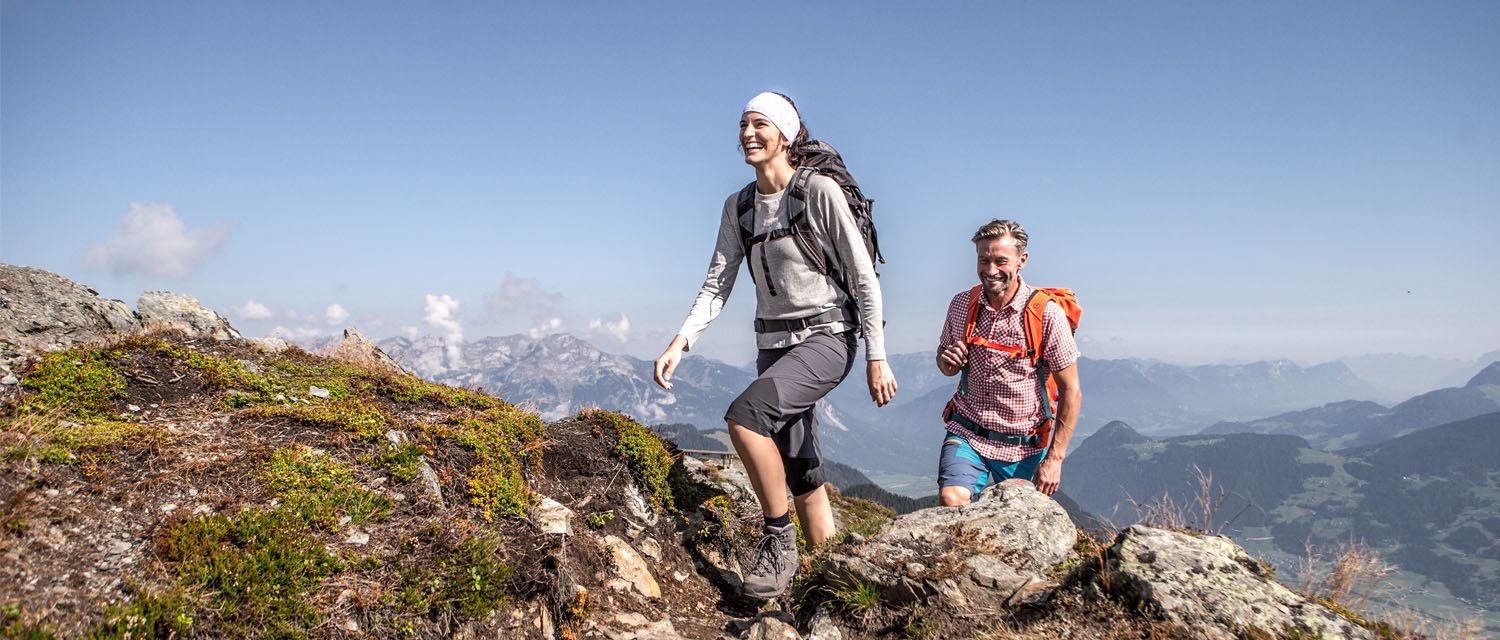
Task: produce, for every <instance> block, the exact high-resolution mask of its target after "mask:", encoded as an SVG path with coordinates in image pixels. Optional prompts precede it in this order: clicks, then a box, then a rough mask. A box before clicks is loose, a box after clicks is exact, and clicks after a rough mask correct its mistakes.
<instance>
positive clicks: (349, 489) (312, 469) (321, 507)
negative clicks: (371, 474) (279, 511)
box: [262, 447, 392, 528]
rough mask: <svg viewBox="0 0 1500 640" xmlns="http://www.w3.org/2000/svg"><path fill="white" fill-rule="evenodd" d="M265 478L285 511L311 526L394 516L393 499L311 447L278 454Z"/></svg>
mask: <svg viewBox="0 0 1500 640" xmlns="http://www.w3.org/2000/svg"><path fill="white" fill-rule="evenodd" d="M262 476H263V477H262V479H263V480H265V483H266V486H267V487H268V488H269V489H271V491H273V492H274V493H275V494H276V495H277V497H279V498H280V499H281V500H282V502H283V505H284V506H283V508H284V509H286V510H288V511H289V512H291V513H294V514H297V516H298V517H300V518H302V519H303V520H304V521H306V522H307V523H308V524H311V525H317V526H324V527H329V528H333V527H334V526H335V524H336V523H337V521H338V518H339V516H340V515H347V516H349V518H350V521H351V522H352V523H353V524H356V525H358V524H364V523H366V522H371V521H376V520H384V519H386V518H388V517H390V515H391V507H392V503H391V499H390V498H387V497H385V496H382V495H379V494H377V493H374V492H372V491H369V490H367V489H365V488H364V487H361V486H360V485H359V482H358V481H356V480H355V479H354V474H353V472H352V471H350V470H349V467H348V466H345V465H343V464H341V463H339V462H337V461H335V460H334V459H333V458H331V457H329V456H328V454H325V453H319V452H317V451H314V450H312V449H309V448H307V447H297V448H293V449H281V450H278V451H276V452H275V453H273V454H272V455H271V460H270V461H269V462H267V463H266V468H265V470H264V472H263V474H262Z"/></svg>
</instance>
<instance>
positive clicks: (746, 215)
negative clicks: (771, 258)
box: [734, 180, 755, 257]
mask: <svg viewBox="0 0 1500 640" xmlns="http://www.w3.org/2000/svg"><path fill="white" fill-rule="evenodd" d="M734 212H735V217H736V219H737V220H739V223H740V244H741V245H743V246H745V247H746V249H745V255H746V257H749V255H750V250H749V246H750V236H752V235H754V230H755V181H754V180H751V181H750V184H747V185H745V188H743V189H740V193H739V195H737V196H735V198H734Z"/></svg>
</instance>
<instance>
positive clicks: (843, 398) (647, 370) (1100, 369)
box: [379, 334, 1488, 476]
mask: <svg viewBox="0 0 1500 640" xmlns="http://www.w3.org/2000/svg"><path fill="white" fill-rule="evenodd" d="M379 344H380V347H381V348H382V349H383V350H385V351H386V353H389V354H390V355H391V356H392V357H394V358H396V359H397V360H398V361H400V362H401V363H402V364H403V366H406V367H407V368H408V369H411V370H412V371H414V372H415V373H417V374H419V375H421V376H423V377H425V378H428V379H430V380H434V381H437V382H443V383H447V384H453V385H460V386H468V387H476V388H484V389H487V390H491V391H494V392H496V393H499V394H501V395H503V396H505V397H507V398H515V399H517V401H518V402H522V403H524V404H525V405H527V406H528V407H530V408H533V409H535V410H536V411H537V412H538V413H540V414H541V415H542V416H543V417H544V418H547V419H557V418H561V417H563V416H565V415H569V414H571V413H575V412H577V411H578V410H579V409H581V408H585V407H601V408H606V409H611V410H616V411H621V412H624V413H627V414H629V415H632V416H637V417H638V418H639V419H640V420H641V421H642V422H645V423H650V424H661V423H686V424H692V425H695V426H696V427H698V428H700V429H719V428H722V425H723V411H724V408H725V407H727V406H728V405H729V403H730V402H731V401H732V400H733V399H734V397H735V396H736V395H738V394H739V393H740V391H742V390H743V389H744V388H745V386H746V385H747V384H749V381H750V380H751V379H752V378H753V373H752V371H751V370H749V369H747V368H744V367H739V366H735V365H730V364H726V363H723V362H720V361H717V360H711V359H707V358H703V357H700V356H692V355H690V356H687V357H685V358H683V360H682V363H681V364H680V365H679V367H678V369H677V372H676V376H675V377H674V378H673V389H672V390H671V391H666V390H663V389H661V388H659V387H657V386H656V385H655V384H654V383H652V381H651V368H652V364H651V362H650V361H647V360H642V359H640V358H634V357H631V356H628V355H620V354H612V353H608V352H605V351H602V350H600V349H598V348H596V347H595V346H593V345H591V344H589V343H588V342H586V341H584V340H580V339H578V338H576V337H574V336H571V335H568V334H554V335H549V336H545V337H539V338H537V337H529V336H524V335H512V336H505V337H491V338H484V339H482V340H478V341H473V342H465V343H462V344H460V345H457V349H456V353H455V352H454V351H452V350H450V349H449V348H448V345H445V344H444V343H443V342H442V341H441V340H439V339H437V338H432V337H425V338H419V339H416V340H411V339H407V338H399V337H398V338H388V339H386V340H383V341H381V342H380V343H379ZM455 356H456V357H455ZM890 360H891V366H892V369H893V370H894V371H895V372H896V376H897V379H898V381H899V382H900V384H901V388H900V391H899V393H898V395H897V397H896V399H895V400H894V401H893V402H892V403H891V404H889V405H887V406H886V407H883V408H876V407H875V405H874V403H872V402H871V401H870V400H869V396H868V393H867V391H866V389H865V385H864V382H863V380H862V379H861V378H862V377H863V376H861V375H859V372H858V371H856V372H855V373H854V374H852V375H850V379H848V380H846V381H845V382H844V384H842V385H840V386H839V387H838V388H837V389H835V390H834V391H833V392H832V393H830V394H829V396H828V397H827V398H826V399H825V401H824V402H823V403H821V404H820V405H819V408H818V414H819V419H820V421H821V423H822V425H823V429H822V431H821V434H820V436H821V438H822V443H823V446H824V451H825V452H826V453H828V454H829V456H830V457H832V458H834V459H837V460H840V461H842V462H845V463H847V464H850V465H852V466H854V467H856V468H859V469H862V470H865V471H867V472H880V473H897V474H906V475H918V476H929V475H931V474H932V473H933V468H934V464H935V462H934V461H935V460H936V459H937V452H938V449H939V445H940V442H941V434H942V430H941V426H940V423H939V418H938V416H939V415H940V414H941V411H942V407H943V405H944V404H945V403H946V402H947V401H948V398H949V396H950V395H951V394H952V390H953V385H954V384H955V382H956V379H954V378H948V377H944V376H942V375H941V374H939V373H938V372H937V368H936V366H935V365H934V364H933V361H932V356H931V354H927V353H911V354H896V355H892V356H891V359H890ZM1078 366H1079V369H1080V373H1079V375H1080V379H1081V380H1082V381H1083V388H1084V398H1085V400H1084V406H1083V412H1082V416H1081V417H1080V420H1079V426H1078V433H1079V434H1080V435H1084V434H1088V433H1091V432H1093V431H1095V430H1097V429H1098V428H1100V427H1102V426H1103V425H1105V424H1106V423H1108V422H1110V421H1112V420H1123V421H1126V422H1128V423H1130V424H1131V425H1134V427H1135V428H1136V429H1137V430H1138V431H1140V432H1141V433H1144V434H1147V435H1152V436H1167V435H1180V434H1190V433H1195V432H1198V431H1201V430H1203V429H1204V428H1205V427H1208V428H1210V429H1215V428H1221V429H1222V428H1230V427H1228V426H1220V425H1219V424H1218V423H1223V422H1225V421H1231V422H1234V423H1235V424H1237V425H1238V424H1242V422H1241V421H1246V422H1245V423H1248V421H1253V420H1258V419H1263V418H1264V417H1265V416H1267V415H1268V414H1275V413H1278V412H1294V411H1305V410H1308V408H1309V407H1317V406H1319V405H1325V404H1328V403H1338V402H1343V401H1349V400H1358V401H1363V402H1366V403H1369V404H1366V405H1359V406H1360V407H1363V408H1364V410H1365V411H1366V412H1367V413H1369V414H1370V415H1374V414H1375V413H1379V412H1380V410H1384V406H1382V405H1378V404H1375V403H1373V402H1370V399H1371V398H1374V397H1377V396H1379V395H1380V394H1379V392H1378V391H1377V390H1376V389H1375V387H1374V386H1373V385H1371V384H1370V383H1368V382H1366V381H1364V380H1363V379H1362V378H1360V377H1359V376H1357V375H1355V374H1354V372H1353V370H1352V369H1350V368H1349V367H1348V366H1346V365H1344V364H1343V363H1341V362H1329V363H1323V364H1319V365H1314V366H1306V367H1305V366H1301V365H1298V364H1296V363H1293V362H1291V361H1287V360H1276V361H1263V362H1253V363H1248V364H1240V365H1203V366H1196V367H1183V366H1177V365H1172V364H1167V363H1162V362H1157V361H1151V360H1134V359H1128V360H1095V359H1090V358H1083V359H1080V361H1079V365H1078ZM1433 393H1437V394H1439V397H1436V398H1433V399H1432V400H1430V402H1433V403H1437V404H1439V405H1442V406H1445V407H1446V406H1447V405H1448V404H1449V400H1450V399H1449V398H1447V397H1446V396H1443V393H1442V392H1433ZM1450 393H1451V392H1450ZM1458 394H1459V396H1461V397H1462V400H1463V406H1464V407H1467V408H1466V409H1464V410H1462V411H1459V412H1458V413H1457V414H1455V413H1453V412H1449V411H1441V412H1438V413H1429V414H1423V413H1422V409H1421V407H1422V406H1425V405H1426V404H1427V403H1428V402H1429V400H1421V401H1418V400H1417V399H1416V398H1413V399H1412V401H1409V402H1413V403H1414V404H1412V405H1411V407H1410V411H1408V408H1407V407H1403V406H1402V405H1397V406H1396V407H1392V408H1391V409H1390V411H1389V413H1390V414H1391V415H1392V416H1393V417H1391V418H1389V419H1388V420H1387V422H1385V423H1383V424H1384V425H1386V426H1388V427H1393V428H1385V427H1382V428H1383V429H1384V430H1383V431H1380V435H1378V436H1372V437H1379V438H1386V437H1390V436H1392V435H1396V434H1397V433H1400V432H1401V431H1402V428H1405V427H1401V426H1400V425H1403V424H1407V423H1405V422H1402V421H1403V420H1405V419H1406V416H1408V415H1409V414H1412V413H1415V414H1421V415H1429V416H1442V417H1444V418H1453V419H1456V418H1457V417H1466V416H1470V415H1477V414H1478V413H1481V412H1482V409H1483V408H1484V407H1485V406H1488V405H1485V404H1484V403H1483V402H1479V401H1477V400H1475V398H1473V397H1471V396H1472V392H1464V391H1461V392H1458ZM1376 407H1379V408H1380V409H1378V410H1377V409H1376ZM1328 412H1335V413H1336V412H1337V410H1336V409H1330V410H1328ZM1458 414H1463V415H1458ZM1424 419H1427V418H1424ZM1340 424H1342V423H1340ZM1411 424H1414V425H1416V424H1417V423H1411ZM1432 424H1436V422H1431V421H1430V420H1429V421H1428V422H1425V423H1421V424H1420V425H1417V426H1431V425H1432ZM1413 428H1414V427H1413ZM1244 430H1260V428H1259V427H1253V426H1252V427H1245V428H1244ZM1267 430H1269V429H1267ZM1339 433H1340V435H1338V436H1330V441H1329V443H1328V444H1331V445H1339V446H1342V445H1347V444H1363V443H1365V442H1366V441H1365V440H1359V439H1358V438H1356V437H1353V436H1350V435H1349V434H1347V433H1343V432H1339ZM1319 442H1321V440H1319Z"/></svg>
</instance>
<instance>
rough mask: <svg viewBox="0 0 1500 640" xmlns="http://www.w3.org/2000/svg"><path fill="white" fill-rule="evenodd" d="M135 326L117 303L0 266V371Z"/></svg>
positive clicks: (59, 280) (56, 279) (43, 274)
mask: <svg viewBox="0 0 1500 640" xmlns="http://www.w3.org/2000/svg"><path fill="white" fill-rule="evenodd" d="M139 326H140V322H139V321H138V320H137V319H136V316H135V314H134V313H131V311H130V307H128V306H126V305H125V303H124V302H121V301H119V300H107V299H104V298H101V297H99V292H97V291H95V290H93V289H90V288H89V287H86V286H83V285H81V284H78V283H77V282H74V281H72V280H69V279H67V278H64V277H62V276H60V275H57V274H55V273H51V272H49V271H43V270H41V269H35V268H32V267H19V266H15V265H9V264H0V371H3V373H9V372H10V371H13V370H16V369H18V368H19V367H20V365H21V364H22V363H23V362H24V361H25V359H26V357H27V356H29V355H32V354H36V353H41V352H45V351H58V350H61V349H67V348H69V347H71V346H73V345H76V344H81V343H86V342H89V341H93V340H98V339H100V338H109V337H114V336H119V335H122V334H128V333H131V332H133V331H135V330H136V329H137V328H138V327H139Z"/></svg>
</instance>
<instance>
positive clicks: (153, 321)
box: [136, 291, 241, 342]
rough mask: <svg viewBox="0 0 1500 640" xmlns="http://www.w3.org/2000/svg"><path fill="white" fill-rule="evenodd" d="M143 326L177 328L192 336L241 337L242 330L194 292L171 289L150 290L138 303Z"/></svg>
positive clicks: (224, 338) (236, 338)
mask: <svg viewBox="0 0 1500 640" xmlns="http://www.w3.org/2000/svg"><path fill="white" fill-rule="evenodd" d="M136 308H137V309H138V310H139V311H138V313H137V315H138V317H139V318H140V322H141V326H142V327H145V328H147V329H157V328H164V329H177V330H179V331H182V332H183V333H186V334H187V335H188V337H190V338H211V339H213V340H218V341H221V342H222V341H225V340H239V339H241V336H240V332H238V331H235V330H234V327H231V326H229V321H228V320H226V319H225V318H224V316H221V315H219V314H218V313H217V312H215V311H214V310H212V309H209V308H207V307H204V306H203V305H202V304H199V302H198V299H197V298H194V297H192V296H190V295H186V294H181V293H172V292H170V291H147V292H145V293H143V294H141V299H140V300H139V301H138V302H137V303H136Z"/></svg>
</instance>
